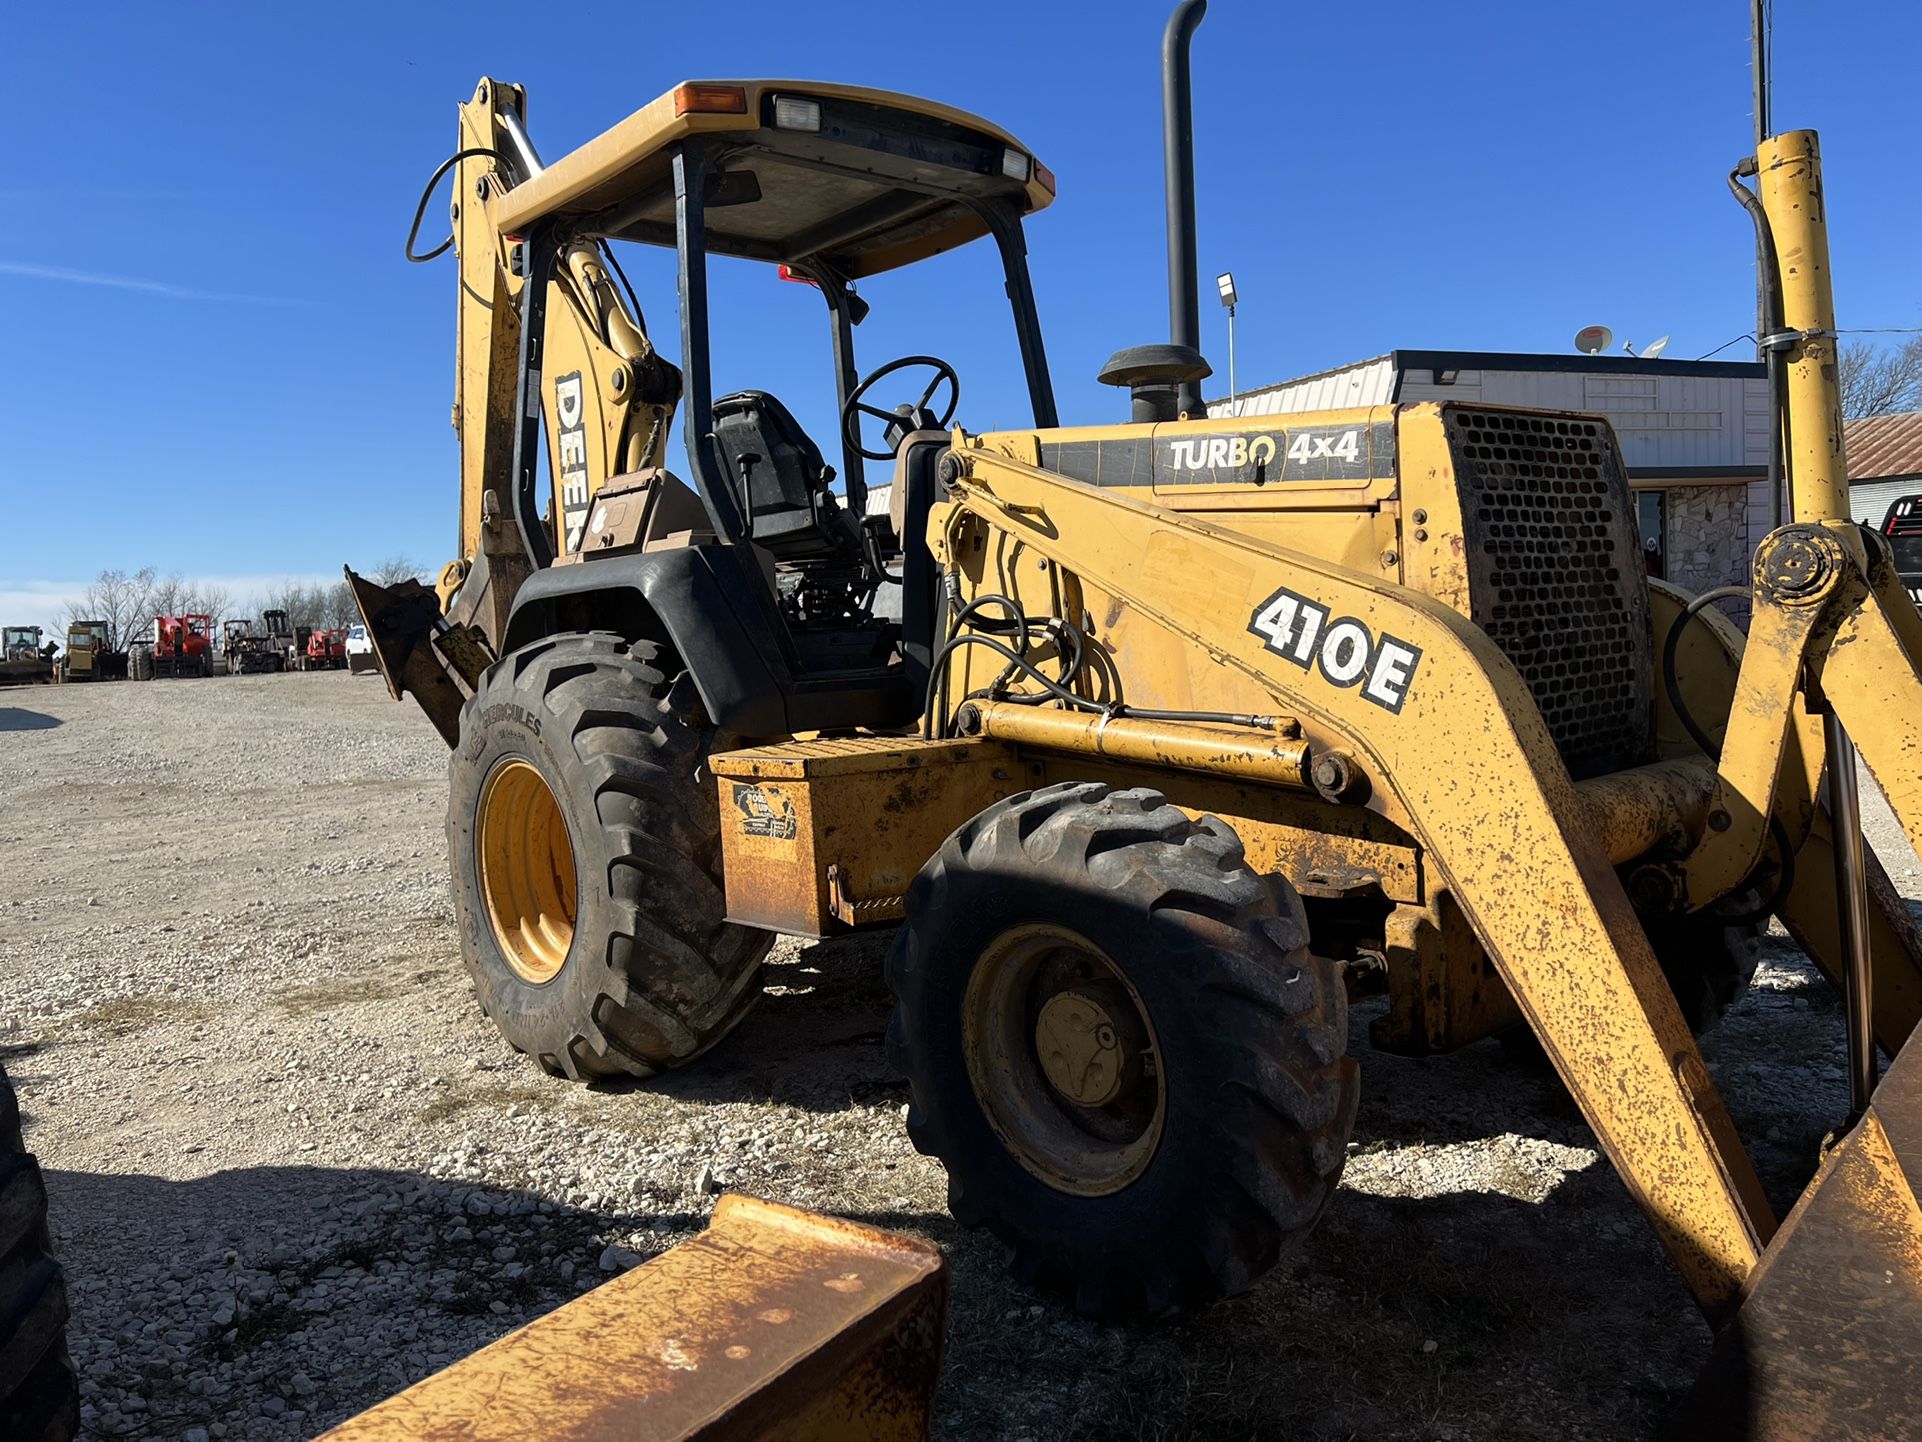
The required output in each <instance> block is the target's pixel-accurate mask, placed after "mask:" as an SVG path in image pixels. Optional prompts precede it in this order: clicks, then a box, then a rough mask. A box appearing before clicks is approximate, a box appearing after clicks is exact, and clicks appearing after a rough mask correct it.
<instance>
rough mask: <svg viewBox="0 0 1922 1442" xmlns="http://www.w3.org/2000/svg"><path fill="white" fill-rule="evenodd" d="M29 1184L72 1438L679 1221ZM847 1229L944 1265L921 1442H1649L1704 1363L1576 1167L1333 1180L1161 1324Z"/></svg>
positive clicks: (422, 1326) (226, 1177)
mask: <svg viewBox="0 0 1922 1442" xmlns="http://www.w3.org/2000/svg"><path fill="white" fill-rule="evenodd" d="M48 1185H49V1190H50V1192H51V1194H52V1199H53V1209H54V1216H55V1217H56V1219H57V1222H56V1225H58V1226H59V1228H60V1236H59V1237H58V1238H57V1241H58V1242H59V1244H60V1248H61V1255H62V1259H63V1261H64V1263H65V1266H66V1268H67V1272H68V1276H69V1279H70V1283H71V1285H72V1287H73V1292H74V1326H73V1345H74V1351H75V1360H76V1363H77V1364H78V1366H79V1369H80V1372H81V1375H82V1376H83V1377H85V1378H87V1379H88V1380H89V1382H90V1383H91V1384H92V1386H93V1387H94V1389H95V1390H94V1391H93V1392H92V1393H90V1394H89V1397H88V1401H89V1403H90V1405H92V1406H93V1407H94V1408H95V1409H96V1419H97V1420H96V1423H95V1426H94V1433H95V1435H100V1436H110V1435H153V1436H175V1435H178V1434H179V1433H180V1432H181V1431H183V1430H185V1429H186V1428H189V1427H194V1426H205V1425H208V1424H210V1423H212V1422H214V1421H225V1422H227V1423H228V1425H229V1428H230V1432H229V1435H234V1434H233V1432H232V1430H231V1429H232V1428H233V1426H234V1425H235V1424H236V1423H237V1422H238V1423H240V1424H242V1425H243V1427H246V1428H254V1429H257V1430H256V1431H248V1432H246V1433H245V1435H250V1436H251V1435H260V1436H275V1437H277V1436H281V1435H287V1436H295V1435H299V1436H308V1435H312V1434H313V1433H314V1432H317V1431H319V1430H321V1429H322V1428H324V1427H326V1426H328V1425H331V1424H332V1423H333V1422H335V1421H338V1420H340V1419H341V1418H343V1417H345V1416H348V1415H351V1414H352V1413H354V1412H356V1411H359V1410H361V1409H362V1408H364V1407H366V1406H368V1405H371V1404H372V1403H373V1402H375V1401H378V1400H379V1399H381V1398H382V1397H385V1396H388V1395H391V1394H392V1393H393V1392H395V1391H398V1390H400V1389H401V1388H402V1387H405V1386H407V1385H409V1384H411V1383H412V1382H414V1381H417V1380H419V1379H420V1378H421V1377H422V1376H425V1375H427V1374H428V1373H430V1372H432V1371H434V1370H437V1369H438V1368H439V1367H441V1366H444V1365H446V1363H447V1362H449V1361H452V1360H453V1359H454V1358H456V1357H458V1356H462V1355H465V1354H466V1353H468V1352H471V1351H473V1350H474V1349H476V1348H478V1347H481V1346H484V1345H485V1344H486V1343H488V1342H490V1341H492V1340H494V1339H495V1338H497V1337H499V1336H501V1335H503V1334H504V1333H506V1332H507V1331H509V1330H511V1329H512V1328H514V1327H517V1326H519V1325H521V1324H523V1323H525V1322H527V1321H529V1320H531V1319H532V1318H533V1317H535V1316H537V1315H539V1314H541V1313H542V1312H545V1311H547V1310H550V1309H551V1308H553V1307H555V1306H558V1305H559V1304H561V1303H562V1302H564V1301H566V1300H568V1299H569V1298H570V1297H572V1296H574V1295H576V1294H578V1293H579V1292H581V1291H584V1290H586V1289H587V1288H589V1287H591V1286H593V1285H596V1284H598V1283H600V1282H602V1281H605V1280H606V1279H607V1276H608V1273H606V1272H603V1271H601V1270H600V1269H599V1267H598V1265H597V1261H598V1257H599V1254H600V1252H601V1249H602V1247H603V1245H604V1243H603V1239H604V1238H605V1237H607V1236H609V1235H612V1234H617V1233H628V1232H631V1231H632V1230H634V1229H636V1228H645V1227H647V1226H648V1225H649V1224H654V1225H656V1226H658V1227H659V1228H660V1230H659V1231H657V1232H655V1233H654V1234H653V1235H655V1236H657V1237H658V1239H659V1241H658V1246H657V1247H655V1248H653V1250H659V1249H663V1248H665V1247H666V1246H667V1245H669V1244H671V1243H672V1242H674V1241H678V1240H681V1239H683V1238H684V1237H686V1236H687V1235H689V1234H690V1233H692V1232H694V1231H697V1230H699V1229H700V1228H701V1227H702V1226H703V1225H704V1223H705V1219H704V1217H702V1216H700V1215H698V1214H695V1213H693V1212H686V1211H673V1212H649V1211H646V1210H637V1211H635V1212H633V1213H632V1214H595V1213H589V1212H584V1211H581V1210H578V1209H574V1208H570V1207H566V1206H562V1205H559V1204H556V1203H552V1202H550V1201H547V1200H546V1199H544V1198H541V1197H539V1196H536V1195H534V1194H531V1193H528V1192H525V1191H514V1190H505V1189H494V1188H477V1187H475V1186H473V1185H471V1184H467V1183H461V1182H444V1181H439V1180H437V1179H435V1178H431V1177H426V1176H422V1175H418V1174H414V1173H409V1172H401V1171H391V1170H378V1171H374V1170H370V1171H350V1170H337V1169H329V1168H322V1167H263V1168H250V1169H236V1170H231V1171H225V1172H218V1173H215V1174H213V1175H210V1176H206V1177H201V1178H196V1179H193V1180H190V1181H181V1182H173V1181H167V1180H164V1179H161V1178H157V1177H152V1176H108V1175H98V1174H92V1173H80V1172H60V1171H55V1172H50V1173H49V1174H48ZM544 1205H545V1206H546V1207H547V1208H548V1210H546V1211H542V1210H541V1208H542V1206H544ZM850 1215H852V1216H853V1218H854V1219H855V1220H857V1221H862V1222H867V1223H871V1224H874V1225H878V1226H884V1227H891V1228H905V1229H908V1230H911V1231H914V1232H918V1233H921V1234H922V1235H924V1236H927V1237H929V1238H931V1239H932V1240H934V1241H936V1242H937V1243H939V1244H940V1245H941V1247H942V1248H943V1250H944V1251H945V1252H946V1253H947V1255H948V1256H949V1258H950V1261H951V1264H952V1266H953V1268H954V1276H955V1287H954V1300H953V1310H952V1314H951V1321H950V1331H949V1339H948V1349H947V1366H946V1371H945V1373H944V1377H943V1383H942V1391H941V1401H940V1422H939V1424H938V1430H939V1431H940V1433H942V1434H943V1435H947V1436H954V1437H973V1436H981V1435H1017V1434H1019V1433H1023V1432H1025V1433H1027V1434H1029V1435H1033V1436H1052V1437H1064V1438H1108V1437H1136V1436H1144V1435H1145V1436H1156V1437H1183V1436H1208V1437H1221V1438H1235V1437H1256V1436H1272V1435H1289V1436H1300V1437H1310V1438H1319V1437H1331V1438H1332V1437H1337V1436H1342V1437H1346V1436H1353V1435H1367V1436H1372V1437H1382V1438H1395V1437H1408V1438H1415V1437H1429V1436H1436V1435H1442V1434H1443V1432H1444V1431H1446V1430H1448V1429H1453V1430H1455V1431H1456V1432H1457V1435H1463V1434H1465V1435H1473V1436H1477V1437H1502V1436H1523V1435H1530V1436H1535V1435H1553V1434H1555V1433H1557V1432H1559V1431H1563V1430H1565V1428H1566V1427H1567V1426H1573V1425H1578V1424H1580V1423H1581V1422H1582V1421H1583V1420H1584V1419H1585V1418H1589V1417H1592V1416H1593V1415H1594V1413H1593V1404H1594V1401H1595V1399H1596V1397H1597V1396H1599V1395H1600V1394H1602V1393H1604V1392H1606V1393H1609V1394H1610V1396H1611V1401H1610V1405H1609V1408H1608V1410H1609V1411H1610V1412H1614V1413H1619V1412H1620V1411H1621V1409H1622V1401H1621V1394H1622V1392H1623V1390H1624V1389H1626V1390H1627V1391H1628V1392H1629V1393H1631V1394H1632V1398H1631V1402H1632V1405H1631V1407H1630V1410H1632V1411H1636V1412H1639V1413H1640V1414H1642V1415H1643V1416H1645V1417H1646V1418H1647V1420H1648V1421H1649V1423H1650V1425H1651V1426H1652V1425H1653V1424H1654V1423H1655V1421H1656V1420H1657V1419H1659V1418H1660V1417H1661V1416H1662V1415H1663V1413H1664V1412H1665V1410H1667V1408H1669V1407H1670V1406H1671V1405H1672V1403H1673V1399H1674V1397H1675V1396H1676V1395H1678V1393H1679V1389H1681V1388H1683V1387H1685V1386H1686V1384H1687V1381H1688V1379H1689V1377H1690V1376H1692V1374H1693V1371H1694V1369H1695V1367H1696V1366H1697V1365H1698V1364H1699V1361H1700V1357H1701V1355H1702V1354H1704V1353H1705V1352H1706V1347H1707V1333H1706V1330H1705V1329H1703V1328H1700V1327H1690V1326H1688V1325H1687V1324H1686V1323H1687V1315H1688V1314H1689V1313H1690V1312H1691V1311H1692V1308H1691V1307H1690V1304H1689V1302H1688V1299H1687V1297H1686V1295H1685V1294H1684V1293H1683V1291H1682V1289H1681V1288H1680V1286H1679V1284H1677V1282H1676V1281H1675V1279H1674V1277H1673V1275H1672V1274H1671V1273H1670V1271H1669V1270H1668V1268H1667V1266H1666V1264H1665V1263H1664V1261H1663V1260H1662V1257H1661V1254H1660V1251H1659V1248H1657V1246H1656V1245H1655V1243H1654V1241H1653V1240H1652V1239H1651V1238H1650V1237H1649V1236H1648V1235H1647V1233H1646V1229H1645V1228H1644V1227H1643V1226H1642V1224H1641V1221H1640V1218H1639V1216H1637V1215H1636V1214H1635V1213H1634V1211H1633V1209H1632V1207H1631V1206H1630V1204H1629V1203H1628V1201H1627V1199H1626V1196H1625V1195H1624V1194H1622V1193H1621V1189H1620V1187H1619V1185H1618V1184H1615V1183H1614V1180H1613V1178H1612V1176H1610V1175H1609V1174H1608V1173H1607V1172H1606V1170H1605V1168H1603V1167H1601V1166H1600V1164H1597V1165H1596V1166H1595V1167H1592V1168H1590V1169H1589V1171H1588V1172H1584V1173H1577V1174H1573V1175H1571V1176H1570V1177H1569V1178H1568V1180H1567V1182H1566V1183H1565V1184H1564V1185H1563V1186H1561V1187H1559V1188H1557V1189H1556V1190H1555V1191H1554V1192H1553V1193H1552V1194H1551V1195H1550V1196H1549V1197H1548V1198H1547V1199H1546V1200H1545V1201H1544V1202H1542V1203H1540V1204H1529V1203H1524V1202H1518V1201H1515V1200H1513V1199H1510V1198H1508V1197H1505V1196H1500V1195H1495V1194H1491V1193H1483V1192H1462V1193H1455V1194H1451V1195H1447V1196H1441V1197H1432V1198H1425V1199H1420V1200H1414V1199H1402V1198H1389V1197H1380V1196H1374V1195H1370V1194H1367V1193H1360V1192H1356V1191H1353V1190H1350V1189H1344V1191H1343V1193H1342V1195H1341V1197H1340V1199H1339V1201H1338V1203H1337V1205H1336V1206H1335V1207H1334V1208H1333V1209H1332V1210H1331V1213H1330V1215H1329V1217H1328V1218H1327V1220H1326V1221H1325V1222H1324V1224H1323V1226H1322V1227H1321V1228H1320V1229H1319V1230H1318V1231H1317V1232H1316V1233H1315V1234H1314V1235H1313V1236H1312V1237H1311V1238H1310V1239H1309V1240H1308V1242H1307V1243H1306V1245H1305V1246H1304V1247H1302V1248H1301V1250H1300V1251H1299V1252H1297V1253H1296V1254H1295V1255H1294V1256H1293V1257H1291V1258H1290V1259H1289V1260H1288V1261H1287V1262H1285V1263H1284V1265H1283V1266H1282V1267H1281V1268H1279V1269H1277V1271H1276V1272H1275V1273H1274V1274H1273V1276H1271V1277H1270V1278H1269V1279H1268V1280H1267V1281H1265V1282H1263V1283H1262V1284H1261V1285H1259V1286H1257V1287H1256V1288H1255V1289H1254V1290H1253V1291H1252V1292H1251V1293H1249V1294H1247V1295H1245V1296H1243V1297H1240V1298H1237V1299H1235V1300H1233V1301H1230V1302H1225V1303H1221V1304H1218V1305H1216V1306H1214V1307H1212V1308H1209V1309H1207V1310H1205V1311H1203V1312H1201V1313H1199V1314H1196V1315H1194V1316H1191V1317H1187V1318H1183V1319H1179V1320H1175V1321H1161V1322H1156V1321H1147V1320H1143V1321H1136V1322H1127V1323H1121V1324H1107V1325H1104V1324H1100V1323H1095V1322H1091V1321H1088V1320H1086V1319H1084V1318H1082V1317H1080V1316H1079V1315H1077V1314H1076V1313H1075V1312H1074V1310H1073V1309H1072V1308H1071V1307H1070V1306H1067V1305H1065V1304H1063V1303H1062V1302H1061V1301H1059V1300H1058V1299H1055V1298H1052V1297H1048V1296H1043V1295H1040V1294H1037V1293H1034V1292H1032V1291H1030V1290H1028V1289H1026V1288H1024V1287H1022V1286H1021V1285H1020V1284H1018V1283H1017V1282H1015V1281H1014V1280H1013V1279H1011V1278H1010V1277H1009V1276H1008V1275H1007V1271H1006V1265H1005V1259H1004V1258H1003V1256H1002V1254H1001V1249H1000V1247H999V1245H998V1244H997V1243H996V1242H995V1241H994V1240H993V1239H992V1238H990V1237H986V1236H984V1235H982V1234H980V1233H974V1232H968V1231H966V1230H964V1229H963V1228H961V1227H960V1226H958V1225H957V1224H956V1223H955V1222H954V1221H953V1220H952V1219H951V1218H949V1217H948V1216H947V1215H946V1214H945V1213H932V1212H925V1211H906V1210H903V1211H890V1210H871V1211H863V1212H857V1213H852V1214H850ZM505 1247H512V1248H514V1251H515V1255H514V1257H513V1258H512V1259H511V1260H509V1261H502V1260H500V1253H499V1251H498V1250H497V1249H500V1248H505ZM564 1259H568V1260H572V1261H573V1263H574V1271H573V1276H572V1277H571V1278H564V1277H563V1276H562V1275H561V1268H560V1263H561V1261H562V1260H564ZM510 1273H511V1275H510ZM495 1303H500V1304H502V1306H503V1307H504V1310H500V1311H496V1310H495V1309H494V1304H495ZM1598 1319H1599V1320H1600V1321H1601V1322H1602V1324H1603V1325H1601V1326H1599V1327H1598V1326H1597V1322H1598ZM1678 1322H1679V1323H1681V1325H1678ZM1431 1344H1432V1345H1431ZM1544 1349H1547V1351H1546V1352H1545V1351H1544ZM1545 1355H1553V1357H1554V1358H1555V1359H1556V1360H1555V1364H1554V1366H1553V1367H1552V1368H1550V1369H1548V1370H1546V1371H1545V1370H1544V1368H1543V1365H1542V1358H1543V1357H1544V1356H1545ZM1544 1375H1547V1376H1553V1377H1555V1378H1556V1379H1557V1380H1556V1382H1555V1384H1554V1386H1552V1387H1544V1386H1543V1385H1542V1384H1541V1381H1540V1378H1541V1377H1542V1376H1544ZM196 1386H197V1390H196ZM1522 1393H1525V1394H1526V1396H1527V1401H1526V1402H1525V1403H1518V1402H1517V1401H1516V1397H1517V1396H1518V1395H1520V1394H1522ZM1518 1407H1519V1408H1520V1410H1521V1412H1522V1413H1524V1414H1526V1416H1527V1418H1528V1420H1527V1421H1526V1422H1525V1423H1517V1421H1516V1418H1517V1408H1518ZM263 1408H268V1409H274V1408H278V1410H277V1411H268V1412H263V1410H262V1409H263ZM116 1418H118V1419H119V1421H118V1422H116V1421H115V1419H116ZM269 1418H271V1419H272V1420H271V1421H270V1420H269ZM1498 1419H1499V1420H1498ZM1358 1429H1359V1430H1358Z"/></svg>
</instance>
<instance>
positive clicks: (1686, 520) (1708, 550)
mask: <svg viewBox="0 0 1922 1442" xmlns="http://www.w3.org/2000/svg"><path fill="white" fill-rule="evenodd" d="M1748 490H1749V488H1748V487H1747V486H1746V485H1740V486H1675V487H1673V488H1671V489H1670V490H1669V491H1668V492H1667V495H1668V534H1667V535H1666V536H1665V537H1663V544H1664V547H1665V549H1666V551H1667V553H1668V555H1667V560H1668V571H1667V574H1668V579H1669V580H1671V581H1673V582H1674V583H1675V584H1676V585H1678V586H1680V587H1681V588H1682V589H1683V590H1686V591H1706V590H1708V589H1710V588H1711V587H1713V586H1741V585H1746V584H1747V583H1748V574H1749V534H1748V529H1749V515H1748V500H1749V497H1748Z"/></svg>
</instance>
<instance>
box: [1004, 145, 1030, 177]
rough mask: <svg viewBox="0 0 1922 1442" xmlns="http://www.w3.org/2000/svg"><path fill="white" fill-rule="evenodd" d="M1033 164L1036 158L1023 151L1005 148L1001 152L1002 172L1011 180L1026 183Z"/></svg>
mask: <svg viewBox="0 0 1922 1442" xmlns="http://www.w3.org/2000/svg"><path fill="white" fill-rule="evenodd" d="M1033 165H1034V158H1033V157H1032V156H1030V155H1027V154H1025V153H1024V152H1022V151H1019V150H1004V151H1002V152H1001V173H1002V174H1003V175H1005V176H1007V177H1008V179H1010V180H1018V181H1020V182H1021V183H1022V184H1023V185H1026V184H1027V183H1028V176H1029V174H1030V173H1031V171H1032V167H1033Z"/></svg>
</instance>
